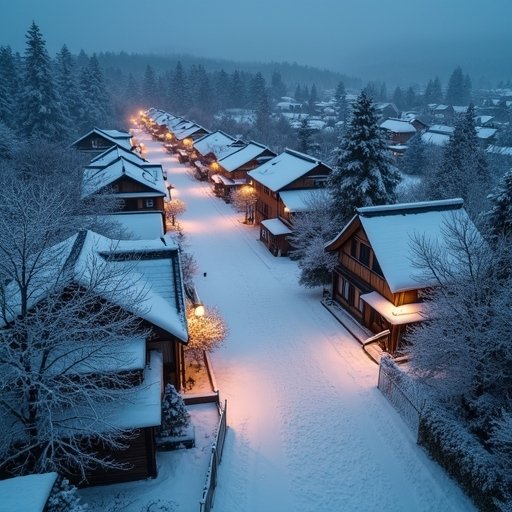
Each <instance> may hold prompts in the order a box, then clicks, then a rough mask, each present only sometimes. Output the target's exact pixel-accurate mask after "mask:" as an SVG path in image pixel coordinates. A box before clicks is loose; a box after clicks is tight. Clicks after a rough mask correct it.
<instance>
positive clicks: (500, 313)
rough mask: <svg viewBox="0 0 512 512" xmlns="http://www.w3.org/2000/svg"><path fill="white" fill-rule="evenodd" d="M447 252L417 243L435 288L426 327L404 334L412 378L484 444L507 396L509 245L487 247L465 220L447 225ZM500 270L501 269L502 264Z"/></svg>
mask: <svg viewBox="0 0 512 512" xmlns="http://www.w3.org/2000/svg"><path fill="white" fill-rule="evenodd" d="M444 239H445V241H444V246H443V248H442V249H441V245H440V244H439V243H438V241H436V240H430V239H428V238H421V239H416V240H415V241H414V242H415V244H414V246H413V247H414V250H413V252H414V254H413V259H414V261H415V264H416V265H417V267H418V268H420V269H422V270H423V272H424V273H425V277H426V278H427V279H429V281H430V282H432V283H435V286H434V287H433V288H432V291H431V292H430V293H429V295H428V300H427V306H428V308H427V313H428V321H425V322H422V323H421V324H418V325H417V326H415V327H414V328H413V329H412V330H411V332H410V333H409V335H408V336H407V342H408V343H407V345H406V346H405V351H406V352H407V353H408V355H409V357H410V365H411V368H412V370H413V371H414V373H415V374H416V375H417V376H418V377H419V378H420V379H421V380H423V381H424V382H425V383H426V384H427V385H428V387H429V388H430V389H432V390H434V391H435V394H436V396H437V397H438V399H439V400H441V401H443V402H444V403H448V404H451V406H452V407H455V408H456V409H457V411H458V414H459V416H460V417H462V418H464V419H465V421H466V422H467V423H468V424H469V425H470V427H471V428H472V430H473V431H474V432H475V434H476V435H477V436H478V437H479V438H480V439H481V440H482V441H483V442H487V439H488V435H489V432H490V430H491V426H492V422H493V421H494V420H495V419H496V418H497V416H498V415H499V412H500V409H501V408H503V407H504V408H506V409H507V410H510V408H511V406H512V396H511V395H510V394H509V393H507V392H504V391H505V390H511V389H512V345H511V344H510V341H509V335H508V334H507V333H508V332H509V330H510V327H509V326H510V322H512V308H511V306H512V302H511V297H510V287H511V285H512V281H511V275H510V272H508V271H506V270H507V268H506V267H507V265H506V262H507V261H509V260H508V249H507V244H506V243H503V241H496V242H495V243H493V245H492V246H490V245H489V244H488V243H487V242H486V241H485V240H484V239H483V238H482V236H481V235H480V234H479V233H478V231H477V230H476V228H475V226H474V225H473V223H472V222H471V221H470V220H469V219H468V218H467V217H466V218H463V217H457V216H454V217H453V219H452V220H451V221H450V222H449V223H447V224H446V225H445V227H444ZM504 265H505V266H504Z"/></svg>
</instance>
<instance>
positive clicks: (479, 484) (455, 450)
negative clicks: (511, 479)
mask: <svg viewBox="0 0 512 512" xmlns="http://www.w3.org/2000/svg"><path fill="white" fill-rule="evenodd" d="M419 443H420V444H421V445H423V446H424V447H425V448H426V449H427V451H428V452H429V454H430V456H431V457H432V458H433V459H434V460H435V461H437V462H438V463H439V464H440V465H441V466H442V467H443V468H444V469H445V471H446V472H447V473H448V474H450V475H451V476H452V477H453V478H454V479H455V480H456V481H457V482H458V483H459V484H460V486H461V487H462V488H463V489H464V491H465V492H466V493H467V494H468V496H470V497H471V498H472V499H473V501H474V502H475V504H476V505H477V507H478V508H479V509H480V510H488V511H499V510H507V508H506V507H507V506H510V503H506V501H505V500H506V498H505V496H506V494H507V491H506V488H505V478H504V476H505V475H504V474H503V473H502V472H500V469H499V467H498V465H497V464H496V457H495V456H494V455H493V454H492V453H491V452H489V451H488V450H486V449H485V448H484V447H483V446H482V445H481V444H480V442H479V441H478V439H477V438H476V437H475V436H473V435H472V434H471V433H470V432H469V431H468V430H467V429H465V428H464V425H463V424H462V423H461V422H460V420H459V419H457V418H454V417H453V416H451V415H450V413H449V412H448V411H447V410H446V409H444V410H441V409H439V408H434V407H427V408H425V409H424V410H423V414H422V417H421V420H420V436H419ZM508 510H510V509H508Z"/></svg>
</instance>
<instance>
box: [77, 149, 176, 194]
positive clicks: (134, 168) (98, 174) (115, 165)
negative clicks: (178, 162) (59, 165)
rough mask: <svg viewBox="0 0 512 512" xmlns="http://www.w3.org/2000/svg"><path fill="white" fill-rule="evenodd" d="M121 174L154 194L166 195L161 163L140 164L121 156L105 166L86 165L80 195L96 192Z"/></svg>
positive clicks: (120, 176)
mask: <svg viewBox="0 0 512 512" xmlns="http://www.w3.org/2000/svg"><path fill="white" fill-rule="evenodd" d="M123 176H126V177H128V178H130V179H132V180H134V181H136V182H137V183H140V184H141V185H144V186H145V187H148V188H150V189H151V190H154V191H155V193H156V194H155V195H160V196H162V197H165V196H166V195H167V189H166V187H165V183H164V179H163V169H162V166H161V165H159V164H147V165H144V166H141V165H136V164H134V163H133V162H131V161H129V160H126V159H125V158H123V157H119V158H118V159H117V160H114V161H113V162H111V163H110V164H108V165H106V166H105V167H102V168H97V167H86V168H85V169H84V181H83V189H82V197H87V196H90V195H91V194H94V193H95V192H98V191H99V190H101V189H102V188H103V187H106V186H108V185H111V184H112V183H114V182H115V181H117V180H118V179H120V178H122V177H123Z"/></svg>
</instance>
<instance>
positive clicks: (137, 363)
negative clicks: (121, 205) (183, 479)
mask: <svg viewBox="0 0 512 512" xmlns="http://www.w3.org/2000/svg"><path fill="white" fill-rule="evenodd" d="M39 259H40V261H45V260H47V261H48V265H46V267H45V272H44V273H42V274H41V275H36V276H35V278H34V279H35V281H34V283H33V284H32V286H33V287H37V288H35V289H37V293H36V294H34V293H32V294H31V297H32V298H31V302H30V305H29V307H30V310H34V311H36V310H37V308H38V307H39V305H40V304H42V303H44V301H45V300H46V298H47V296H48V295H51V294H55V292H56V291H57V292H60V293H62V300H66V297H67V296H69V294H67V293H66V290H72V289H84V290H85V289H88V288H90V287H91V286H93V288H91V290H92V291H93V293H94V294H96V295H97V297H98V303H109V304H111V305H112V306H113V307H114V309H119V310H120V311H124V312H125V313H127V314H128V315H132V316H133V317H134V318H135V319H136V320H137V323H138V325H139V327H138V328H136V329H138V330H135V331H134V332H133V337H132V338H129V339H128V337H127V335H126V333H124V334H123V335H122V337H121V338H120V339H119V340H117V341H116V340H112V343H113V344H115V343H117V344H115V345H113V347H114V348H112V347H109V346H108V344H105V343H104V342H103V341H102V340H99V341H98V340H96V341H93V340H90V342H87V340H86V339H81V340H80V341H79V343H78V344H77V346H76V347H73V345H72V343H73V342H75V340H74V339H70V340H69V342H68V343H67V344H66V346H62V347H61V346H60V345H56V346H52V347H51V349H50V350H48V351H47V353H46V354H45V364H46V365H47V366H46V370H45V371H46V372H58V374H59V375H60V376H63V375H65V376H66V377H67V378H69V379H75V380H76V379H80V377H81V376H82V375H84V374H88V375H92V376H93V377H94V376H97V377H98V379H99V381H98V382H100V383H101V382H102V381H105V380H107V379H101V376H102V375H105V376H106V375H109V374H113V373H114V374H118V373H122V374H124V375H127V376H128V377H129V378H128V379H127V380H125V384H124V385H123V387H122V388H120V389H119V393H118V395H119V402H115V401H111V400H109V401H105V402H102V401H101V398H98V396H99V395H96V398H91V400H93V401H94V404H93V409H94V411H95V414H91V412H90V409H89V407H86V408H85V409H84V413H83V415H81V414H80V410H79V409H78V408H76V407H75V408H72V409H70V410H69V411H68V410H67V409H66V408H65V407H64V406H63V405H62V404H60V405H58V408H57V409H56V410H55V411H54V412H53V414H57V415H58V416H59V419H60V421H59V425H60V429H59V431H58V432H55V433H54V434H53V435H59V436H60V437H62V438H65V437H66V435H76V429H77V428H78V427H79V430H80V431H82V432H92V434H87V436H88V437H87V439H88V445H90V446H91V449H94V450H96V451H98V452H99V453H100V454H105V455H109V456H110V457H112V458H113V459H114V460H116V461H118V462H122V463H126V464H127V468H126V469H124V470H122V469H120V470H114V469H110V470H105V469H98V468H96V469H91V470H90V471H88V472H87V473H86V484H87V485H93V484H106V483H117V482H123V481H130V480H137V479H143V478H148V477H154V476H156V473H157V468H156V457H155V453H156V450H155V429H156V427H158V426H159V425H160V423H161V399H162V392H163V389H164V387H165V385H166V384H167V383H170V384H173V385H174V386H175V387H176V388H177V389H178V390H179V389H181V388H182V386H183V385H184V379H185V372H184V370H185V368H184V364H185V363H184V357H183V347H184V345H185V344H186V343H187V341H188V332H187V321H186V312H185V293H184V287H183V282H182V272H181V264H180V257H179V248H178V246H177V245H176V244H174V242H173V241H172V240H171V239H170V238H165V237H163V238H161V239H155V240H144V241H133V240H128V241H124V240H111V239H109V238H106V237H103V236H101V235H98V234H96V233H93V232H91V231H82V232H79V233H77V234H75V235H73V236H71V237H70V238H68V239H66V240H64V241H63V242H61V243H60V244H57V245H56V246H54V247H52V248H50V249H47V250H46V251H43V253H42V254H41V255H40V257H39ZM92 273H94V275H96V273H101V274H102V276H103V277H102V278H101V283H102V284H101V285H100V286H96V285H91V283H94V282H95V279H92V278H91V274H92ZM53 275H55V279H54V278H53V277H52V276H53ZM39 281H41V282H39ZM121 283H122V286H121ZM41 285H42V286H41ZM131 293H133V294H134V295H133V297H134V300H131V299H130V298H129V297H127V294H131ZM7 296H8V297H9V296H11V297H13V300H14V301H15V302H13V304H12V307H9V309H8V311H9V312H10V315H11V316H7V317H4V318H3V319H2V320H1V323H2V325H0V327H1V328H8V324H7V322H15V319H16V314H17V308H18V309H19V304H18V301H17V300H16V298H15V297H16V295H15V293H12V294H8V295H7ZM135 297H136V299H135ZM91 344H92V345H91ZM113 350H114V353H115V355H114V353H113ZM102 353H103V354H104V355H103V357H101V356H102ZM128 383H129V386H127V384H128ZM97 414H99V415H100V418H97V417H96V415H97ZM68 415H69V416H68ZM4 420H5V418H4V419H3V420H2V421H4ZM12 421H15V419H14V418H13V419H12ZM74 422H77V425H76V426H75V423H74ZM110 426H115V427H116V428H118V429H121V430H123V431H129V432H131V434H132V437H131V439H130V440H129V441H128V447H127V448H124V449H119V450H114V451H112V450H109V451H108V452H106V448H105V447H104V446H103V445H102V444H101V443H99V442H98V441H97V439H98V438H97V437H96V436H95V435H94V432H99V429H102V428H110ZM67 429H70V430H69V434H68V433H67V432H68V430H67ZM66 476H67V477H69V478H70V480H72V481H73V482H74V483H81V484H83V482H80V479H79V476H78V475H77V474H76V473H75V471H74V469H73V465H72V463H71V464H70V466H69V474H68V475H66Z"/></svg>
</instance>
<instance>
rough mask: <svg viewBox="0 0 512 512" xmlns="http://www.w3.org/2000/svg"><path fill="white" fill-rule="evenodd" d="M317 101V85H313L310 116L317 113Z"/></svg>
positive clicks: (309, 106)
mask: <svg viewBox="0 0 512 512" xmlns="http://www.w3.org/2000/svg"><path fill="white" fill-rule="evenodd" d="M317 100H318V93H317V91H316V85H315V84H313V85H312V86H311V91H310V93H309V99H308V108H309V112H310V114H314V113H315V110H316V102H317Z"/></svg>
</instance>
